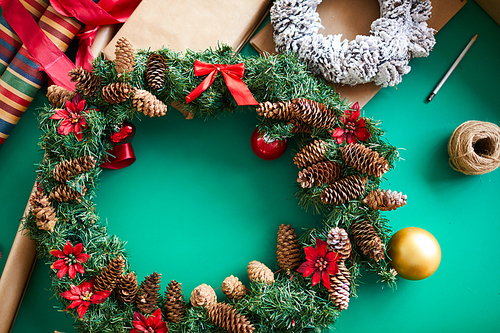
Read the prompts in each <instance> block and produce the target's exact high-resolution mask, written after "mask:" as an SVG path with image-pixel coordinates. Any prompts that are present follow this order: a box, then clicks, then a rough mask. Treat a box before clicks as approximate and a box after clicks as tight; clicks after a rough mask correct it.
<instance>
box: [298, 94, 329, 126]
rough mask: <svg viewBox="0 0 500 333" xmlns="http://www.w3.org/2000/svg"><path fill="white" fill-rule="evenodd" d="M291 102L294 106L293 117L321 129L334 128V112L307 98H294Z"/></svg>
mask: <svg viewBox="0 0 500 333" xmlns="http://www.w3.org/2000/svg"><path fill="white" fill-rule="evenodd" d="M291 102H292V104H294V105H295V116H296V117H297V118H299V119H301V120H302V121H303V122H305V123H307V124H309V125H311V126H313V127H316V128H321V129H329V128H333V127H335V121H336V116H335V111H333V110H331V109H329V108H328V107H326V105H324V104H321V103H318V102H316V101H313V100H310V99H307V98H296V99H293V100H292V101H291Z"/></svg>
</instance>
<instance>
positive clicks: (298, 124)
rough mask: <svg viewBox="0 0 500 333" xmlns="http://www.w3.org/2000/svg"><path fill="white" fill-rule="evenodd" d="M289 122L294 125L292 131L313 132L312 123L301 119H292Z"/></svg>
mask: <svg viewBox="0 0 500 333" xmlns="http://www.w3.org/2000/svg"><path fill="white" fill-rule="evenodd" d="M289 123H290V124H292V125H293V129H292V133H311V125H309V124H308V123H305V122H303V121H302V120H300V119H292V120H290V122H289Z"/></svg>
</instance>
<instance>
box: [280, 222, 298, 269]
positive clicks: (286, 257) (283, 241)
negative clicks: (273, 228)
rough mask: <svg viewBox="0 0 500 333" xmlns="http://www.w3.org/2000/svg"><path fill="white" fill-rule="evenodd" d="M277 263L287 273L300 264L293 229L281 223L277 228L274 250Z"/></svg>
mask: <svg viewBox="0 0 500 333" xmlns="http://www.w3.org/2000/svg"><path fill="white" fill-rule="evenodd" d="M276 255H277V256H278V264H279V266H280V267H281V268H282V269H285V270H286V271H287V273H290V271H291V270H292V269H294V268H295V267H297V266H299V265H300V262H301V259H300V245H299V241H298V240H297V234H296V233H295V230H293V228H292V227H291V226H290V224H288V225H284V224H281V225H280V226H279V229H278V245H277V250H276Z"/></svg>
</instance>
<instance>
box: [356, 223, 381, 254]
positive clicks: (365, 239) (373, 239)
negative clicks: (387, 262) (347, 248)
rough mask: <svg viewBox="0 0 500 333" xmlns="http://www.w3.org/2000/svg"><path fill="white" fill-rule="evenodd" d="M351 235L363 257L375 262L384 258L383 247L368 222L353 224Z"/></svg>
mask: <svg viewBox="0 0 500 333" xmlns="http://www.w3.org/2000/svg"><path fill="white" fill-rule="evenodd" d="M351 234H352V236H353V237H354V241H355V242H356V245H357V246H358V247H359V248H360V250H361V251H362V252H363V254H364V255H366V256H370V258H372V259H375V261H377V262H378V261H379V260H381V259H384V258H385V255H384V251H385V246H384V244H383V243H382V240H381V239H380V237H379V236H378V234H377V231H375V228H374V227H373V226H372V225H371V224H370V223H369V222H368V221H363V222H356V223H353V224H352V225H351Z"/></svg>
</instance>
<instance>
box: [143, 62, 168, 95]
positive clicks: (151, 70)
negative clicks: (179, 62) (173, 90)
mask: <svg viewBox="0 0 500 333" xmlns="http://www.w3.org/2000/svg"><path fill="white" fill-rule="evenodd" d="M166 69H167V64H166V63H165V59H164V58H163V57H162V56H161V55H159V54H156V53H152V54H151V55H150V56H149V57H148V60H147V61H146V80H147V81H148V84H149V86H150V87H151V88H153V89H160V88H161V87H163V83H164V82H165V70H166Z"/></svg>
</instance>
